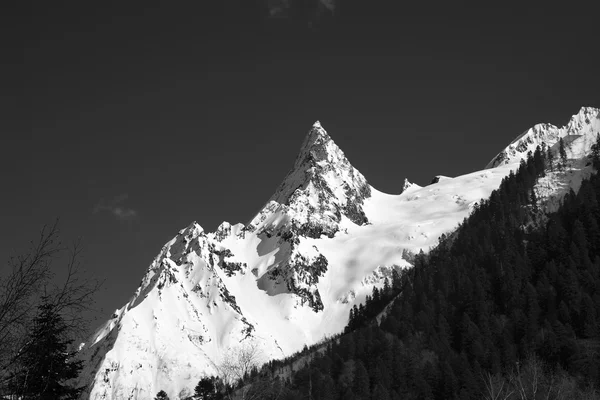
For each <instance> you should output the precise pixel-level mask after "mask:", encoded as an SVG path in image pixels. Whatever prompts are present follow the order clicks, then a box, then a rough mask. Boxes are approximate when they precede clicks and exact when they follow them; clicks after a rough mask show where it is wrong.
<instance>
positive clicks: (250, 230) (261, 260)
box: [80, 109, 598, 399]
mask: <svg viewBox="0 0 600 400" xmlns="http://www.w3.org/2000/svg"><path fill="white" fill-rule="evenodd" d="M585 110H593V109H585ZM580 114H582V113H580ZM578 115H579V114H578ZM597 115H598V110H595V114H594V111H589V112H588V111H586V112H584V113H583V114H582V116H581V117H578V116H576V117H574V120H576V122H574V123H573V124H572V128H571V129H570V130H569V129H567V131H568V132H570V133H569V135H572V136H573V135H582V136H581V137H585V139H582V143H584V144H582V145H581V146H580V147H578V146H579V145H575V143H576V141H575V140H574V141H572V143H570V145H571V147H570V149H569V151H570V153H569V154H570V157H571V158H573V159H576V158H577V157H579V159H581V160H583V159H582V156H584V155H585V154H586V152H587V151H588V150H589V145H591V143H590V142H589V140H588V139H589V137H591V136H592V135H593V134H594V132H597V131H598V121H597V119H593V118H592V117H594V118H597ZM586 118H587V119H588V122H586ZM569 126H571V124H570V125H569ZM557 129H558V128H557ZM561 129H562V128H561ZM547 131H548V133H545V134H544V135H546V136H543V135H542V133H540V132H541V131H539V130H537V131H534V130H530V131H528V132H531V135H530V136H531V139H529V138H528V136H527V135H528V134H526V135H525V136H522V137H521V138H519V140H517V141H516V142H515V143H513V144H511V146H512V147H511V146H509V147H508V148H507V149H506V150H505V151H504V152H503V153H505V154H506V155H504V156H501V155H502V154H503V153H501V155H499V156H497V157H496V158H495V159H494V161H493V162H492V163H491V164H490V166H489V168H488V169H485V170H483V171H478V172H474V173H471V174H467V175H463V176H459V177H455V178H449V177H443V176H439V177H438V179H435V180H434V181H435V183H432V184H430V185H428V186H425V187H419V186H418V185H415V184H410V183H409V182H408V181H405V184H404V187H403V188H402V193H401V194H399V195H390V194H385V193H382V192H379V191H377V190H376V189H374V188H372V187H371V186H369V185H368V183H367V182H366V180H365V178H364V176H363V175H361V174H360V172H359V171H357V170H356V169H355V168H354V167H352V165H351V164H350V162H349V161H348V160H347V159H346V157H345V155H344V153H343V152H342V151H341V150H340V149H339V148H338V146H337V145H336V144H335V143H334V142H333V141H332V140H331V138H330V137H329V135H328V134H327V133H326V132H325V130H324V129H323V128H322V126H321V125H320V124H319V123H315V124H314V125H313V127H312V128H311V129H310V131H309V133H308V135H307V137H306V139H305V140H304V143H303V145H302V148H301V150H300V153H299V155H298V157H297V159H296V161H295V163H294V166H293V168H292V170H291V171H290V172H289V173H288V175H287V176H286V177H285V179H284V180H283V182H282V183H281V185H280V186H279V187H278V188H277V190H276V191H275V193H274V194H273V196H272V197H271V198H270V200H269V201H268V202H267V203H266V204H265V205H264V207H263V208H262V209H261V210H260V211H259V212H258V214H257V215H256V216H255V217H254V218H253V219H252V220H251V221H250V222H249V223H248V224H247V225H243V224H235V225H231V224H229V223H227V222H223V223H222V224H221V225H220V226H219V228H218V229H217V230H216V231H215V232H210V233H207V232H204V231H203V229H202V228H201V227H200V225H198V224H196V223H192V224H191V225H190V226H188V227H187V228H185V229H183V230H181V231H180V232H179V234H178V235H176V236H175V237H174V238H173V239H172V240H171V241H170V242H168V243H167V244H166V245H165V246H164V247H163V249H162V250H161V252H160V253H159V255H158V256H157V257H156V259H155V260H154V261H153V263H152V264H151V265H150V267H149V269H148V271H147V273H146V275H145V276H144V278H143V279H142V282H141V284H140V287H139V288H138V289H137V291H136V292H135V294H134V296H133V297H132V298H131V300H130V301H129V302H128V303H127V304H126V305H124V306H123V307H122V308H121V309H119V310H117V311H116V312H115V313H114V315H113V317H112V318H111V319H110V320H109V321H107V322H106V323H105V324H104V325H103V326H101V327H100V328H99V329H98V331H97V332H96V333H95V334H94V335H93V336H92V337H91V338H90V340H89V341H88V342H87V343H86V344H85V345H84V346H83V347H82V350H81V353H80V354H81V356H82V358H83V359H84V360H85V370H84V372H83V373H82V375H81V379H82V383H84V384H86V385H89V386H88V391H87V392H86V394H85V398H88V397H89V398H91V399H128V398H131V399H151V398H153V396H154V395H155V394H156V393H157V392H158V391H159V390H161V389H162V390H165V391H166V392H167V393H168V394H169V396H170V398H171V399H178V398H183V397H185V396H186V395H187V394H189V393H191V391H192V388H193V387H194V386H195V384H196V383H197V382H198V380H199V379H200V377H201V376H204V375H206V374H215V373H217V370H216V366H217V365H218V364H219V363H220V361H221V359H222V357H223V355H224V354H225V353H226V352H227V351H228V349H231V348H235V347H236V346H240V343H244V342H257V343H258V344H259V346H260V348H261V350H262V355H261V356H262V357H263V359H264V360H265V361H266V360H267V359H272V358H279V357H284V356H287V355H290V354H291V353H293V352H295V351H297V350H300V349H302V347H303V346H304V345H311V344H313V343H315V342H317V341H319V340H321V339H323V338H324V337H326V336H329V335H333V334H336V333H339V332H340V331H342V330H343V328H344V326H345V324H346V323H347V319H348V313H349V310H350V308H351V307H352V306H353V305H354V304H357V303H360V302H362V301H363V300H364V298H365V296H366V295H367V294H369V293H371V291H372V288H373V286H374V285H382V283H383V279H384V278H385V277H386V276H389V275H391V272H392V269H393V268H403V267H406V266H408V265H409V263H408V261H407V260H406V259H405V258H407V257H406V254H407V252H418V251H420V250H421V249H423V250H424V251H427V250H429V249H430V248H431V247H432V246H435V245H436V243H437V242H438V238H439V236H440V235H441V234H443V233H447V232H450V231H452V230H453V229H454V228H455V227H456V226H457V225H458V224H459V223H460V222H461V221H462V220H463V219H464V218H465V217H466V216H467V215H468V214H469V213H470V210H471V209H472V207H473V205H474V204H475V203H476V202H478V201H479V200H480V199H482V198H487V197H488V196H489V195H490V193H491V191H492V190H494V189H495V188H497V187H498V186H499V184H500V182H501V180H502V178H503V177H504V176H506V175H507V174H508V173H509V172H510V171H511V170H512V169H515V168H517V167H518V165H519V161H520V159H521V157H524V156H525V155H526V152H527V150H529V149H530V147H531V146H533V147H534V148H535V145H534V144H535V143H538V142H540V141H545V142H546V143H548V144H549V145H554V142H555V140H557V139H556V137H557V136H556V135H559V134H553V133H552V132H550V130H547ZM535 132H538V133H535ZM594 137H595V136H594ZM535 140H538V142H535ZM520 141H524V142H523V143H525V144H523V145H521V144H520V143H521V142H520ZM530 141H532V142H530ZM553 141H554V142H553ZM577 143H579V142H577ZM573 163H574V164H573V165H575V164H576V162H575V161H573ZM581 163H584V161H581ZM577 165H579V164H577ZM565 179H567V178H565ZM553 190H554V191H556V190H557V188H556V187H552V188H550V189H548V191H547V194H548V196H550V194H551V193H552V191H553Z"/></svg>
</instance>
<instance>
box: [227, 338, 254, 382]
mask: <svg viewBox="0 0 600 400" xmlns="http://www.w3.org/2000/svg"><path fill="white" fill-rule="evenodd" d="M263 358H264V357H263V355H262V351H261V350H260V347H259V346H258V343H257V342H255V341H252V342H246V343H242V344H241V345H240V346H238V347H234V348H231V349H229V351H227V352H226V353H225V355H224V356H223V359H222V360H221V364H220V365H219V367H218V370H219V375H220V376H221V379H223V381H225V383H227V384H229V385H234V384H235V383H237V382H243V381H244V379H245V378H246V377H248V376H250V374H251V373H252V370H253V369H255V368H258V367H259V366H260V364H261V362H262V361H263Z"/></svg>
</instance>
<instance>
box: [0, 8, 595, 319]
mask: <svg viewBox="0 0 600 400" xmlns="http://www.w3.org/2000/svg"><path fill="white" fill-rule="evenodd" d="M201 3H203V2H193V3H192V2H189V3H185V4H186V5H175V4H173V2H168V3H166V2H163V3H160V4H159V3H152V2H145V3H144V4H145V5H144V7H143V8H141V7H140V6H139V5H133V4H130V3H120V4H118V5H115V6H111V5H107V4H103V6H102V7H95V6H92V5H91V3H88V2H69V3H59V2H56V3H55V2H39V4H36V5H35V6H31V7H30V8H26V7H27V6H24V5H23V4H22V3H20V4H19V5H18V6H19V7H21V8H18V9H17V8H13V9H9V8H8V7H7V6H3V7H5V10H4V12H2V16H3V21H2V22H3V23H2V28H0V29H2V39H0V40H1V41H2V49H3V54H2V56H1V57H2V59H3V60H2V63H1V65H2V66H1V67H0V68H2V71H1V72H2V78H0V79H2V81H3V82H2V91H1V93H0V106H1V108H0V109H1V110H2V118H0V129H1V131H0V132H1V137H2V142H1V146H0V152H1V154H0V163H1V168H2V174H1V179H2V182H1V183H2V188H3V195H2V196H0V222H1V223H0V257H1V258H2V260H6V259H7V258H8V256H9V255H10V254H12V253H14V252H19V251H22V250H24V249H25V246H26V244H27V242H28V241H29V240H31V239H34V238H35V237H36V235H37V232H38V231H39V228H40V227H41V226H42V225H43V224H45V223H51V222H52V221H53V220H54V219H55V218H57V217H59V218H60V220H61V222H60V225H61V228H62V233H63V238H64V239H65V240H66V241H69V240H73V239H76V238H78V237H81V238H82V241H83V244H84V246H85V254H84V256H85V258H84V264H85V265H86V267H87V269H88V270H89V271H90V273H93V274H95V275H96V276H98V277H99V278H104V279H106V283H105V286H104V289H103V290H102V292H101V293H100V294H99V296H98V304H99V306H100V307H102V308H103V309H104V311H103V313H102V314H101V315H102V316H103V317H108V316H109V315H110V314H111V313H112V311H113V310H114V309H115V308H118V307H121V306H122V305H123V304H124V303H125V302H126V301H127V300H128V299H129V297H130V296H131V295H132V294H133V293H134V291H135V289H136V288H137V285H138V284H139V281H140V280H141V278H142V276H143V274H144V272H145V271H146V269H147V267H148V266H149V264H150V262H151V261H152V259H153V257H154V256H155V255H156V254H158V252H159V251H160V249H161V247H162V245H163V244H164V243H165V242H167V241H168V240H170V239H171V238H172V237H173V236H174V235H175V234H176V233H177V232H178V231H179V230H180V229H182V228H184V227H186V226H187V225H189V224H190V223H191V222H192V221H197V222H198V223H199V224H200V225H202V226H203V227H204V228H205V229H206V230H214V229H215V228H216V227H217V226H218V224H219V223H220V222H221V221H224V220H226V221H229V222H232V223H236V222H247V221H248V220H250V219H251V218H252V216H253V215H254V213H256V212H257V211H258V209H259V208H260V207H261V206H262V205H263V204H264V203H265V201H266V200H268V199H269V197H270V196H271V194H272V193H273V191H274V190H275V189H276V188H277V186H278V184H279V183H280V181H281V180H282V179H283V177H284V176H285V174H286V173H287V172H288V170H289V169H290V168H291V166H292V164H293V162H294V159H295V157H296V154H297V152H298V150H299V148H300V145H301V143H302V140H303V138H304V136H305V134H306V132H307V131H308V129H309V128H310V127H311V125H312V123H313V122H314V121H315V120H320V121H321V123H322V124H323V126H324V128H325V129H326V130H327V131H328V133H329V134H330V135H331V137H332V138H333V140H334V141H335V142H336V143H337V144H338V146H339V147H340V148H341V149H342V150H343V151H344V152H345V154H346V156H347V157H348V159H349V160H350V162H351V163H352V164H353V165H354V166H355V167H356V168H357V169H358V170H359V171H361V172H362V173H363V175H365V177H366V178H367V180H368V181H369V183H371V185H373V186H374V187H375V188H377V189H379V190H381V191H384V192H388V193H398V192H399V190H400V188H401V186H402V183H403V180H404V178H408V179H409V180H410V181H412V182H416V183H418V184H420V185H424V184H427V183H429V181H430V180H431V178H432V177H433V176H435V175H438V174H442V175H447V176H457V175H461V174H464V173H468V172H471V171H475V170H478V169H481V168H483V167H484V166H485V165H486V164H487V162H488V161H489V160H490V159H491V158H493V157H494V156H495V155H496V154H497V153H498V152H499V151H500V150H502V149H503V148H504V147H505V146H506V145H507V144H508V143H509V142H510V141H511V140H512V139H513V138H514V137H516V136H517V135H519V134H520V133H522V132H523V131H524V130H526V129H528V128H529V127H531V126H533V125H534V124H536V123H539V122H549V123H553V124H555V125H564V124H565V123H566V122H567V121H568V120H569V118H570V117H571V115H572V114H575V113H576V112H577V111H578V110H579V108H580V107H582V106H594V107H600V79H599V78H598V68H599V66H600V63H599V61H600V53H599V50H598V38H599V37H600V23H598V17H597V16H598V15H599V14H598V13H597V8H598V7H597V6H593V4H594V3H593V2H589V3H588V4H587V5H586V6H585V7H582V6H578V7H579V8H575V7H574V6H568V5H566V3H565V5H564V6H561V7H559V8H551V7H550V6H548V5H547V4H544V6H543V7H538V6H536V7H534V6H530V7H528V6H523V5H520V6H519V7H518V8H514V9H513V8H506V7H504V6H503V7H496V8H488V7H489V6H487V5H485V6H484V5H479V6H477V7H474V6H470V7H466V6H461V5H460V3H454V2H453V3H452V5H451V6H447V7H432V6H431V5H428V6H424V7H423V8H421V9H417V8H414V7H413V6H410V7H406V6H398V5H394V6H391V5H390V4H392V3H398V2H389V3H388V2H383V1H379V0H374V1H372V2H371V1H356V0H347V1H343V0H342V1H337V2H332V1H328V2H327V4H333V3H337V6H338V8H337V10H336V12H335V13H334V15H333V16H332V15H330V14H328V13H327V12H323V10H322V9H317V8H316V4H317V2H310V1H305V2H293V4H296V3H297V4H304V8H303V7H298V8H295V9H290V10H287V11H286V12H283V13H279V14H277V17H276V18H269V17H268V15H269V10H268V8H267V7H266V5H268V4H273V3H274V2H269V3H267V2H262V3H260V4H261V6H257V5H256V4H258V2H248V1H246V2H243V1H239V2H236V1H232V2H223V3H219V2H215V3H216V4H213V5H211V6H210V7H207V6H206V5H204V4H201ZM275 3H276V2H275ZM283 3H285V2H283ZM136 4H137V3H136ZM178 4H179V3H178ZM242 4H244V5H243V6H242ZM309 6H310V7H315V8H307V7H309ZM15 7H16V6H15ZM284 11H285V10H284ZM278 12H279V11H278ZM317 12H318V13H321V14H319V15H320V17H319V18H316V17H315V16H316V15H317Z"/></svg>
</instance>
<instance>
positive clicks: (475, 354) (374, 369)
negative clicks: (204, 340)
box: [265, 136, 600, 400]
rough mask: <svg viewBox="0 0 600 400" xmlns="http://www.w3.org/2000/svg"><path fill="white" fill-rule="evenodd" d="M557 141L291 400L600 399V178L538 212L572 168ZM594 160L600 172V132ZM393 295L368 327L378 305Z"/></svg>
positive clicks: (290, 393) (319, 361) (361, 315)
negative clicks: (553, 176)
mask: <svg viewBox="0 0 600 400" xmlns="http://www.w3.org/2000/svg"><path fill="white" fill-rule="evenodd" d="M560 146H563V144H562V143H559V154H558V158H557V157H555V156H554V155H553V154H552V153H551V150H550V149H548V148H547V147H546V146H537V148H536V150H535V152H534V153H533V154H532V153H531V152H530V153H529V157H528V158H527V160H526V161H525V160H524V161H522V162H521V164H520V167H519V169H518V170H517V172H516V173H512V172H511V173H510V174H509V176H507V177H506V178H505V179H504V180H503V181H502V184H501V185H500V187H499V188H498V189H497V190H495V191H494V192H492V194H491V196H490V198H489V199H487V200H483V201H482V202H481V203H480V204H478V205H477V206H476V207H475V209H474V211H473V213H472V214H471V215H470V216H469V217H468V218H467V219H466V220H465V221H464V222H463V223H462V224H461V225H460V227H459V228H458V229H457V230H456V232H454V233H453V234H451V235H449V236H443V237H442V238H441V239H440V242H439V245H438V246H437V247H436V248H435V249H433V250H432V251H431V252H430V253H429V254H427V255H425V254H424V253H420V254H418V255H417V256H416V257H415V263H414V264H415V265H414V267H412V268H410V269H408V270H405V271H404V272H403V273H402V275H401V276H400V275H398V276H397V277H396V279H394V281H393V282H394V283H393V285H391V286H387V285H386V289H385V290H384V291H383V292H384V294H382V293H381V292H380V291H379V290H378V289H376V290H374V293H373V297H372V298H371V302H370V305H371V306H370V307H369V306H368V305H367V306H366V307H363V306H361V307H359V309H358V312H357V310H356V309H355V310H353V311H352V312H351V314H350V323H349V325H348V329H347V330H348V331H351V332H350V333H347V334H345V335H342V336H341V337H339V338H336V339H335V340H332V341H331V342H329V343H327V344H326V346H325V350H323V351H321V352H314V353H309V355H308V356H305V357H308V359H309V360H308V361H306V362H305V363H304V366H303V367H302V368H300V369H298V370H296V371H295V372H294V373H293V374H292V375H291V377H289V378H288V380H287V381H286V382H285V384H284V386H285V387H286V388H287V389H286V390H287V391H286V394H285V396H284V397H283V398H286V399H302V398H307V397H306V396H310V397H308V398H312V399H322V400H331V399H381V400H385V399H482V398H483V399H496V398H502V399H505V398H514V399H517V398H519V399H520V398H527V399H538V398H540V399H542V398H543V399H564V398H572V399H580V398H599V397H600V393H599V392H598V391H597V388H598V387H600V203H599V199H600V176H599V175H597V174H594V175H592V176H590V177H589V179H586V180H584V181H583V182H582V184H581V187H580V190H579V191H578V193H577V194H576V193H575V192H574V191H572V190H571V191H570V192H569V193H568V194H567V195H566V196H565V197H564V199H563V202H562V204H561V206H560V207H559V209H558V210H557V211H556V212H554V213H551V214H549V215H543V216H542V217H541V216H540V212H539V208H538V207H539V204H538V200H537V198H536V194H535V192H536V190H535V185H536V184H537V183H538V182H539V181H540V179H543V178H544V177H545V176H546V174H547V173H549V172H551V171H556V172H558V173H566V171H567V169H568V168H569V165H568V162H567V161H566V160H565V159H564V158H565V156H564V155H563V157H561V156H560ZM561 158H562V159H561ZM588 163H591V164H593V166H594V168H595V169H596V170H598V169H600V136H598V138H597V142H596V144H594V145H593V146H592V152H591V155H590V157H589V158H588ZM395 290H398V293H399V294H398V295H397V296H396V297H395V298H394V300H393V302H392V304H391V306H388V307H389V309H388V310H387V312H386V313H385V315H384V316H383V318H382V320H381V323H380V324H378V323H369V319H368V317H369V316H371V317H372V316H374V315H377V313H379V312H381V304H382V303H381V302H380V301H373V299H374V298H377V299H380V298H381V297H382V296H383V295H385V296H389V295H390V294H392V292H394V291H395ZM371 321H373V319H371ZM321 347H323V346H321ZM270 367H271V370H270V371H271V372H276V371H278V370H279V369H281V364H278V363H271V365H270ZM594 389H595V391H594ZM265 398H268V397H265ZM273 398H274V397H273ZM280 398H281V397H280Z"/></svg>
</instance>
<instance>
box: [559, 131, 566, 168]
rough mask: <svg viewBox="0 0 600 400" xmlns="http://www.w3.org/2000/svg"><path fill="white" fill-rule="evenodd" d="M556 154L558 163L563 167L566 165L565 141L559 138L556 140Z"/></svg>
mask: <svg viewBox="0 0 600 400" xmlns="http://www.w3.org/2000/svg"><path fill="white" fill-rule="evenodd" d="M558 154H559V155H560V163H561V165H562V167H563V168H566V166H567V151H566V150H565V141H564V140H563V138H560V140H559V141H558Z"/></svg>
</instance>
